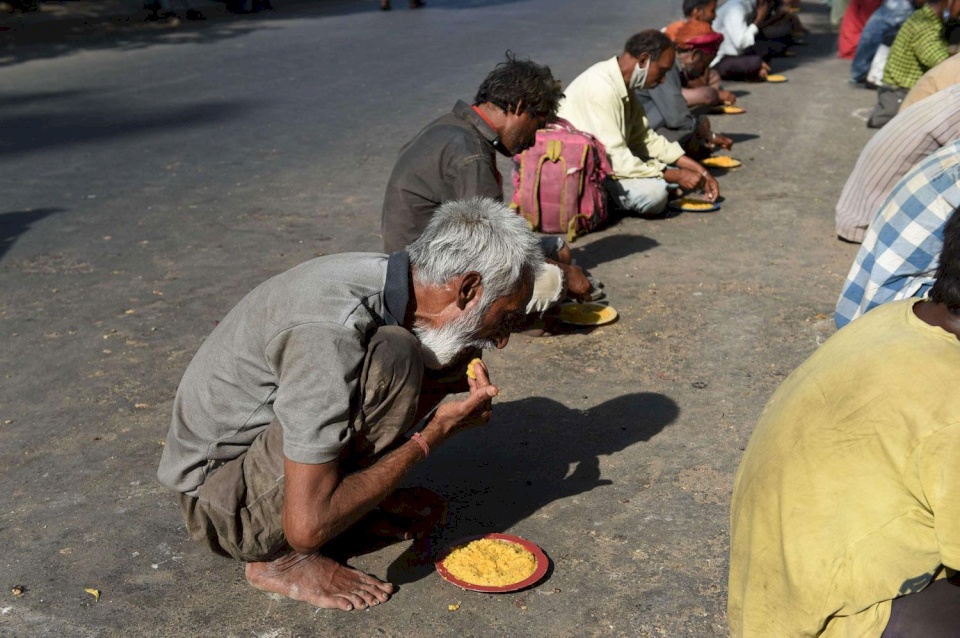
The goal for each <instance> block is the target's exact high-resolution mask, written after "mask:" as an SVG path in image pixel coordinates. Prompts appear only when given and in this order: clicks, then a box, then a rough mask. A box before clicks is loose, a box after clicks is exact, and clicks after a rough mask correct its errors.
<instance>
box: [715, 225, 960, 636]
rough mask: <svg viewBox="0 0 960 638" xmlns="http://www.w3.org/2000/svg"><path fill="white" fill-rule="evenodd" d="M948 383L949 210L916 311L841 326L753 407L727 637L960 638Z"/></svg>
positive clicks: (959, 277)
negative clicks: (758, 411) (759, 409)
mask: <svg viewBox="0 0 960 638" xmlns="http://www.w3.org/2000/svg"><path fill="white" fill-rule="evenodd" d="M958 210H960V209H958ZM958 378H960V213H958V212H956V211H955V212H954V213H953V215H952V216H951V218H950V220H949V221H948V222H947V224H946V228H945V230H944V248H943V251H942V253H941V257H940V265H939V268H938V270H937V281H936V283H935V284H934V286H933V289H932V290H931V294H930V297H929V299H928V300H917V299H907V300H903V301H896V302H891V303H889V304H885V305H883V306H881V307H879V308H875V309H874V310H873V311H871V312H870V313H868V314H866V315H864V316H862V317H860V318H859V319H857V320H855V321H853V322H852V323H850V324H849V325H848V326H847V327H845V328H843V329H842V330H840V331H839V332H838V333H837V334H835V335H834V336H833V337H831V338H830V339H828V340H827V342H826V343H824V344H823V346H821V347H820V349H818V350H817V351H816V352H815V353H814V354H813V356H811V357H810V358H809V359H808V360H807V361H806V362H805V363H803V364H802V365H801V366H800V367H799V368H797V370H795V371H794V372H793V374H791V375H790V377H788V378H787V380H786V381H784V382H783V384H782V385H781V386H780V388H779V389H778V390H777V392H776V393H775V394H774V395H773V398H772V399H771V400H770V402H769V403H768V404H767V407H766V408H765V409H764V412H763V414H762V415H761V417H760V421H759V423H758V424H757V427H756V429H755V430H754V432H753V435H752V437H751V439H750V444H749V445H748V446H747V450H746V454H745V455H744V458H743V462H742V463H741V465H740V469H739V471H738V472H737V478H736V483H735V485H734V493H733V505H732V510H731V545H730V582H729V596H730V598H729V603H728V609H727V615H728V619H729V622H730V629H731V633H732V635H733V636H748V637H753V636H757V637H767V636H776V637H778V638H781V637H788V636H824V637H837V636H844V637H856V638H869V637H880V636H882V637H883V638H895V637H901V636H930V637H935V636H936V637H939V636H956V635H958V619H960V587H957V586H954V585H953V584H952V583H951V582H950V580H948V578H947V577H949V576H951V575H952V573H953V570H956V569H958V568H960V392H958V391H957V390H958V388H957V380H958Z"/></svg>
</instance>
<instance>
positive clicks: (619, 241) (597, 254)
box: [571, 235, 660, 270]
mask: <svg viewBox="0 0 960 638" xmlns="http://www.w3.org/2000/svg"><path fill="white" fill-rule="evenodd" d="M659 245H660V243H659V242H657V240H656V239H651V238H649V237H644V236H643V235H604V236H603V237H601V238H599V239H597V240H596V241H594V242H591V243H589V244H586V245H582V246H577V245H576V244H574V246H573V247H572V248H571V252H572V253H573V258H574V259H575V260H576V261H577V265H578V266H580V267H582V268H586V269H587V270H590V269H591V268H596V267H597V266H599V265H600V264H603V263H606V262H608V261H616V260H617V259H622V258H624V257H629V256H631V255H639V254H640V253H642V252H644V251H647V250H650V249H652V248H656V247H657V246H659Z"/></svg>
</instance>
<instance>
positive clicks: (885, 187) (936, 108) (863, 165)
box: [836, 85, 960, 242]
mask: <svg viewBox="0 0 960 638" xmlns="http://www.w3.org/2000/svg"><path fill="white" fill-rule="evenodd" d="M956 139H960V85H955V86H952V87H950V88H948V89H944V90H943V91H942V92H941V93H940V94H939V95H937V97H936V98H933V99H928V100H923V101H922V102H920V103H917V104H915V105H913V106H912V107H910V108H903V107H901V110H900V113H899V114H897V116H896V117H894V118H893V119H892V120H890V122H889V123H888V124H887V125H886V126H884V127H883V128H882V129H880V130H879V131H877V133H876V135H874V136H873V138H872V139H871V140H870V141H869V142H867V145H866V146H865V147H864V148H863V151H861V153H860V157H859V158H858V159H857V164H856V166H854V168H853V171H852V172H851V173H850V177H849V178H848V179H847V183H846V184H845V185H844V187H843V192H842V193H841V194H840V199H839V201H838V202H837V208H836V222H837V234H838V235H839V236H841V237H843V238H844V239H847V240H849V241H854V242H861V241H863V237H864V235H865V234H866V232H867V227H868V226H869V225H870V221H871V220H872V219H873V217H874V216H875V215H876V214H877V211H879V210H880V206H881V204H883V201H884V200H885V199H886V198H887V196H888V195H889V194H890V192H891V191H892V190H893V188H894V186H896V185H897V182H899V181H900V178H902V177H903V176H904V175H905V174H906V173H907V171H909V170H910V169H912V168H913V167H914V166H915V165H916V164H918V163H919V162H921V161H923V160H924V159H925V158H926V157H928V156H929V155H930V154H931V153H934V152H936V151H938V150H939V149H940V148H941V147H943V146H946V145H947V144H950V143H951V142H953V141H954V140H956Z"/></svg>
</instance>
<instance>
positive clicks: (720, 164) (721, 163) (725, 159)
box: [700, 155, 743, 168]
mask: <svg viewBox="0 0 960 638" xmlns="http://www.w3.org/2000/svg"><path fill="white" fill-rule="evenodd" d="M700 163H701V164H703V165H704V166H709V167H710V168H739V167H740V166H743V162H741V161H740V160H738V159H733V158H732V157H730V156H729V155H716V156H714V157H708V158H706V159H705V160H703V161H702V162H700Z"/></svg>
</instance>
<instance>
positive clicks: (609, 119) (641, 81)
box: [558, 30, 720, 213]
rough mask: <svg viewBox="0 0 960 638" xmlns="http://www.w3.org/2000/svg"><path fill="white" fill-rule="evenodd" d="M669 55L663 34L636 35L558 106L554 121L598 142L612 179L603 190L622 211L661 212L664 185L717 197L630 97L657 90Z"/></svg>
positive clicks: (706, 176) (701, 171) (713, 185)
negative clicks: (563, 121) (559, 119)
mask: <svg viewBox="0 0 960 638" xmlns="http://www.w3.org/2000/svg"><path fill="white" fill-rule="evenodd" d="M675 56H676V53H675V51H674V47H673V43H672V42H671V41H670V39H669V38H667V36H665V35H664V34H662V33H661V32H659V31H654V30H649V31H642V32H640V33H638V34H636V35H634V36H632V37H631V38H630V39H629V40H627V43H626V46H625V47H624V51H623V53H622V54H620V55H619V56H617V57H613V58H610V59H609V60H605V61H603V62H599V63H597V64H595V65H593V66H592V67H590V68H589V69H587V70H586V71H584V72H583V73H581V74H580V75H579V76H578V77H577V78H576V79H575V80H574V81H573V82H571V83H570V85H569V86H568V87H567V88H566V90H565V91H564V92H565V98H564V99H563V101H562V102H561V103H560V109H559V110H558V115H559V116H560V117H562V118H564V119H566V120H568V121H569V122H570V123H571V124H573V125H574V126H575V127H577V128H578V129H580V130H581V131H584V132H587V133H590V134H592V135H593V136H595V137H596V138H597V139H599V140H600V141H601V142H603V145H604V147H605V148H606V149H607V154H608V155H609V156H610V164H611V166H612V167H613V172H614V174H615V176H616V179H615V180H609V181H608V183H607V188H608V189H609V190H610V192H611V194H612V195H613V196H614V198H615V199H616V200H617V203H618V204H619V206H620V207H621V208H622V209H624V210H630V211H634V212H637V213H660V212H663V210H664V208H666V205H667V201H668V196H669V193H670V190H671V189H670V188H669V187H668V185H670V184H674V185H677V186H679V187H680V188H681V189H682V190H684V191H698V190H702V191H703V194H704V197H705V198H706V199H707V200H708V201H711V202H712V201H715V200H716V199H717V197H718V196H719V195H720V188H719V186H718V185H717V180H715V179H714V178H713V176H712V175H710V173H709V172H708V171H707V170H706V169H705V168H704V167H703V166H702V165H700V164H699V163H698V162H697V161H696V160H694V159H693V158H691V157H689V156H687V155H685V154H684V150H683V147H681V146H680V144H678V143H676V142H671V141H670V140H668V139H666V138H665V137H663V136H662V135H660V134H658V133H657V132H656V131H654V130H653V129H652V128H650V125H649V122H648V121H647V117H646V114H645V112H644V110H643V106H642V105H641V104H640V101H639V100H638V99H637V97H636V95H635V92H636V90H637V89H641V88H644V89H647V88H653V87H656V86H658V85H659V84H660V83H661V81H662V80H663V76H664V74H665V73H666V72H667V70H669V69H671V68H673V65H674V62H675Z"/></svg>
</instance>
